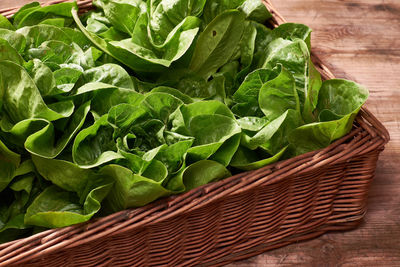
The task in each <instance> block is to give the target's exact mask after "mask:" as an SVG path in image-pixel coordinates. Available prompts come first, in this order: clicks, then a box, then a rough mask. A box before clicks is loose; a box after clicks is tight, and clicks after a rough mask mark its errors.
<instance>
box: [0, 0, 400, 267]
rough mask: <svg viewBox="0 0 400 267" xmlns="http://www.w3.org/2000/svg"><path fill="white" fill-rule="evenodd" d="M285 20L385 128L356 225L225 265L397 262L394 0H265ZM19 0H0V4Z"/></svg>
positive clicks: (398, 67) (397, 34) (399, 194)
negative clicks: (365, 96) (360, 92)
mask: <svg viewBox="0 0 400 267" xmlns="http://www.w3.org/2000/svg"><path fill="white" fill-rule="evenodd" d="M272 1H273V3H274V5H275V6H276V7H277V9H278V10H279V11H280V12H281V14H282V15H283V16H284V17H285V18H286V19H287V20H288V21H291V22H298V23H304V24H307V25H309V26H310V27H311V28H313V30H314V32H313V36H312V45H313V51H314V52H315V53H317V54H318V55H319V56H320V57H321V59H323V60H324V62H325V63H327V65H328V66H329V67H330V68H331V70H332V72H333V73H334V74H335V75H336V76H337V77H339V78H348V79H352V80H355V81H357V82H359V83H361V84H363V85H365V86H367V87H368V88H369V90H370V92H371V95H370V98H369V100H368V102H367V106H368V108H369V109H370V111H372V112H373V113H374V114H375V115H376V116H377V117H378V118H379V119H380V120H381V121H382V122H383V123H384V125H385V126H386V127H387V128H388V130H389V132H390V134H391V139H392V140H391V142H390V143H389V144H388V145H387V147H386V150H385V151H384V152H383V154H382V156H381V157H380V160H379V163H378V168H377V171H376V178H375V181H374V182H373V184H372V187H371V192H370V198H369V209H368V213H367V215H366V217H365V220H364V222H363V224H362V225H361V226H360V227H359V228H358V229H356V230H353V231H349V232H340V233H328V234H325V235H323V236H321V237H320V238H317V239H314V240H311V241H307V242H302V243H298V244H293V245H290V246H287V247H283V248H280V249H276V250H273V251H269V252H267V253H264V254H262V255H259V256H257V257H253V258H250V259H248V260H245V261H241V262H236V263H234V264H230V265H229V267H244V266H260V267H261V266H292V265H301V266H400V242H399V241H400V164H399V163H400V1H398V0H386V1H378V0H363V1H361V0H351V1H345V0H329V1H324V0H285V1H283V0H280V1H279V0H272ZM27 2H30V1H27V0H0V9H1V8H5V7H10V6H18V5H21V4H24V3H27Z"/></svg>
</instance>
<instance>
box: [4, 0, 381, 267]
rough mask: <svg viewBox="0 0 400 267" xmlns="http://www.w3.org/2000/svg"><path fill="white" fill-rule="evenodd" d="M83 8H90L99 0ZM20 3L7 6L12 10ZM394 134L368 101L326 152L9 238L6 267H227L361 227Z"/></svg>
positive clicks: (323, 70)
mask: <svg viewBox="0 0 400 267" xmlns="http://www.w3.org/2000/svg"><path fill="white" fill-rule="evenodd" d="M57 2H63V1H57ZM57 2H54V3H57ZM265 4H266V5H267V7H268V9H269V10H270V11H271V13H272V14H273V18H272V19H271V20H270V22H269V23H270V24H271V26H272V27H275V26H277V25H279V24H281V23H283V22H284V19H283V18H282V17H281V16H280V15H279V13H278V12H277V11H276V10H275V9H274V8H273V7H272V6H271V4H270V3H269V2H268V1H265ZM78 5H79V6H80V8H81V11H85V10H87V9H89V8H90V7H91V0H85V1H78ZM16 10H17V9H16V8H9V9H7V10H3V11H0V12H1V13H2V14H4V15H6V16H11V15H12V14H13V13H14V12H15V11H16ZM313 61H314V63H315V65H316V66H317V68H318V69H319V71H320V72H321V74H322V75H323V77H324V78H325V79H329V78H333V77H334V76H333V74H332V73H331V72H330V71H329V70H328V69H327V68H326V67H325V66H324V65H323V64H322V63H321V62H320V60H319V59H318V58H316V57H315V56H313ZM388 141H389V134H388V132H387V130H386V129H385V128H384V126H383V125H382V124H381V123H380V122H379V121H378V120H377V119H376V118H375V117H374V116H373V115H372V114H371V113H370V112H369V111H368V110H367V109H365V108H364V109H362V110H361V112H360V114H359V115H358V117H357V119H356V121H355V123H354V127H353V129H352V131H351V133H349V134H348V135H347V136H345V137H343V138H342V139H340V140H338V141H336V142H334V143H333V144H332V145H330V146H329V147H327V148H325V149H322V150H320V151H315V152H310V153H307V154H305V155H301V156H298V157H296V158H293V159H289V160H285V161H282V162H278V163H275V164H273V165H270V166H267V167H264V168H262V169H259V170H256V171H251V172H245V173H241V174H239V175H236V176H233V177H230V178H228V179H225V180H223V181H219V182H216V183H212V184H209V185H206V186H203V187H200V188H197V189H194V190H192V191H190V192H187V193H185V194H183V195H179V196H174V197H170V198H168V199H162V200H159V201H157V202H155V203H152V204H150V205H147V206H145V207H142V208H137V209H131V210H125V211H121V212H118V213H115V214H113V215H110V216H108V217H105V218H101V219H97V220H92V221H90V222H89V223H85V224H80V225H76V226H71V227H66V228H62V229H52V230H48V231H45V232H42V233H39V234H36V235H34V236H31V237H28V238H25V239H21V240H16V241H13V242H9V243H6V244H2V245H0V266H8V265H18V266H21V265H29V266H65V265H67V266H77V265H79V266H103V265H110V266H161V265H163V266H165V265H167V266H192V265H204V266H221V265H224V264H227V263H229V262H232V261H235V260H239V259H244V258H248V257H250V256H253V255H257V254H260V253H262V252H264V251H267V250H270V249H273V248H278V247H281V246H285V245H287V244H290V243H293V242H298V241H300V240H305V239H310V238H313V237H316V236H319V235H321V234H323V233H325V232H327V231H333V230H347V229H352V228H354V227H356V226H357V225H358V224H359V222H360V221H361V220H362V218H363V216H364V214H365V212H366V204H367V195H368V190H369V185H370V183H371V180H372V178H373V176H374V172H375V169H376V162H377V160H378V156H379V154H380V152H382V150H383V149H384V145H385V144H386V143H387V142H388Z"/></svg>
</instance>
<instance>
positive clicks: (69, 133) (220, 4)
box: [0, 0, 368, 242]
mask: <svg viewBox="0 0 400 267" xmlns="http://www.w3.org/2000/svg"><path fill="white" fill-rule="evenodd" d="M93 4H94V6H95V9H94V10H91V11H89V12H87V13H86V14H83V15H78V10H77V5H76V3H60V4H55V5H51V6H44V7H42V6H41V5H40V4H39V3H37V2H34V3H31V4H27V5H25V6H24V7H22V8H21V9H20V10H19V11H18V12H17V13H16V14H15V15H14V16H13V17H12V18H11V19H10V20H8V19H6V18H5V17H2V16H0V51H1V53H0V198H1V199H2V200H4V201H1V202H0V242H7V241H10V240H13V239H16V238H20V237H24V236H27V235H30V234H32V233H33V232H34V229H35V227H45V228H54V227H64V226H69V225H72V224H77V223H82V222H85V221H88V220H90V219H91V218H93V217H94V216H98V215H100V214H101V215H107V214H109V213H111V212H115V211H119V210H122V209H127V208H133V207H140V206H143V205H146V204H148V203H150V202H152V201H154V200H157V199H159V198H163V197H167V196H170V195H173V194H179V193H182V192H185V191H188V190H191V189H194V188H196V187H199V186H202V185H205V184H208V183H211V182H215V181H219V180H221V179H224V178H226V177H229V176H231V173H237V172H238V171H241V170H254V169H258V168H261V167H264V166H266V165H268V164H271V163H274V162H276V161H278V160H283V159H287V158H290V157H293V156H296V155H299V154H302V153H306V152H309V151H313V150H317V149H321V148H324V147H326V146H328V145H329V144H330V143H331V142H332V141H334V140H336V139H338V138H340V137H342V136H344V135H346V134H347V133H348V132H349V131H350V130H351V127H352V125H353V121H354V119H355V117H356V116H357V113H358V111H359V110H360V108H361V107H362V105H363V104H364V103H365V101H366V100H367V97H368V91H367V90H366V89H365V88H364V87H362V86H360V85H358V84H356V83H354V82H350V81H346V80H339V79H334V80H329V81H324V82H322V80H321V75H320V74H319V72H318V70H317V69H316V67H315V66H314V65H313V63H312V62H311V58H310V51H311V42H310V40H311V29H310V28H308V27H307V26H305V25H302V24H295V23H287V24H283V25H280V26H279V27H276V28H275V29H273V30H271V29H269V28H267V27H266V26H265V25H263V23H265V22H266V20H268V19H269V18H270V17H271V14H270V13H269V12H268V10H267V8H266V7H265V5H264V4H263V2H262V1H261V0H234V1H228V0H214V1H208V0H190V1H189V0H93Z"/></svg>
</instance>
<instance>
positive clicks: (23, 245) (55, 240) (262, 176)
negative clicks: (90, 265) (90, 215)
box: [0, 0, 390, 266]
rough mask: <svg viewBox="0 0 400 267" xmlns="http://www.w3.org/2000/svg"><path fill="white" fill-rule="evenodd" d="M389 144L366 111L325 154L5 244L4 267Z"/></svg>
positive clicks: (1, 248)
mask: <svg viewBox="0 0 400 267" xmlns="http://www.w3.org/2000/svg"><path fill="white" fill-rule="evenodd" d="M61 2H71V1H70V0H66V1H65V0H56V1H52V2H46V3H41V4H43V5H51V4H56V3H61ZM263 2H264V3H265V5H266V6H267V8H268V10H269V11H270V12H271V14H272V15H273V16H272V18H271V19H270V23H271V24H272V26H274V27H276V26H278V25H280V24H282V23H285V22H286V20H285V19H284V18H283V17H282V16H281V15H280V14H279V12H278V11H277V10H276V9H275V8H274V6H273V5H272V4H271V2H270V1H269V0H263ZM77 4H78V6H79V8H80V9H82V8H83V9H88V8H90V7H91V6H92V0H80V1H79V0H78V1H77ZM19 8H20V6H18V7H13V8H6V9H3V10H0V14H3V15H5V16H6V17H10V16H12V14H14V13H15V11H16V10H18V9H19ZM311 54H312V60H313V62H314V64H315V65H316V67H317V69H318V70H319V71H320V72H321V74H322V76H323V77H324V78H325V79H331V78H334V77H335V76H334V75H333V74H332V72H331V71H330V70H329V68H328V67H327V66H326V65H325V64H323V63H322V61H321V60H320V58H319V57H318V56H316V55H315V54H314V53H313V52H311ZM389 140H390V136H389V133H388V131H387V129H386V128H385V127H384V126H383V124H382V123H381V122H380V121H379V120H378V119H377V118H376V117H375V116H374V115H373V114H372V113H371V112H370V111H369V110H368V109H367V108H365V107H363V108H362V109H361V110H360V112H359V114H358V116H357V118H356V120H355V123H354V125H353V129H352V131H351V132H350V133H349V134H347V135H346V136H344V137H342V138H341V139H339V140H336V141H335V142H333V143H332V144H331V145H329V146H328V147H326V148H324V149H320V150H317V151H312V152H309V153H306V154H303V155H300V156H297V157H294V158H291V159H288V160H284V161H279V162H277V163H274V164H271V165H268V166H266V167H263V168H261V169H258V170H254V171H247V172H242V173H239V174H237V175H235V176H232V177H229V178H226V179H224V180H221V181H218V182H215V183H211V184H207V185H204V186H201V187H199V188H195V189H193V190H191V191H189V192H186V193H183V194H180V195H175V196H171V197H169V198H164V199H160V200H158V201H155V202H153V203H150V204H148V205H146V206H144V207H140V208H135V209H128V210H124V211H120V212H117V213H114V214H111V215H109V216H106V217H103V218H98V219H93V220H90V221H88V222H85V223H82V224H78V225H73V226H69V227H65V228H57V229H50V230H46V231H44V232H41V233H38V234H36V235H32V236H30V237H27V238H23V239H18V240H14V241H11V242H8V243H4V244H0V266H5V265H7V264H11V263H14V264H15V263H22V262H26V261H29V260H31V259H33V258H38V257H42V256H45V255H47V254H49V253H52V252H54V251H57V250H58V249H61V248H72V247H76V246H79V245H82V244H85V243H88V242H90V241H93V240H96V239H99V238H101V237H104V236H109V235H114V234H117V233H118V234H120V233H122V232H126V231H129V230H132V229H133V228H139V229H140V228H142V227H144V226H146V227H147V226H151V225H152V224H155V223H159V222H160V221H163V220H166V219H168V218H171V217H174V216H177V215H178V214H185V213H187V212H189V211H193V210H196V209H199V208H201V207H204V206H205V205H206V204H208V203H210V202H213V201H218V200H220V199H221V198H224V197H227V196H231V195H235V194H239V193H240V192H243V191H247V190H250V189H251V188H254V187H258V186H260V185H267V184H273V183H277V182H279V181H282V180H283V179H285V178H287V177H288V176H290V175H293V174H299V173H303V172H307V171H309V170H310V168H317V167H320V166H321V165H324V166H325V165H331V164H337V163H340V162H346V161H348V160H350V159H351V158H352V157H354V156H360V155H366V154H368V153H370V152H372V151H375V150H383V148H384V146H385V144H386V143H387V142H389ZM81 239H84V240H81Z"/></svg>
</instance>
